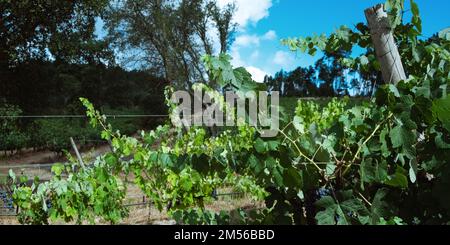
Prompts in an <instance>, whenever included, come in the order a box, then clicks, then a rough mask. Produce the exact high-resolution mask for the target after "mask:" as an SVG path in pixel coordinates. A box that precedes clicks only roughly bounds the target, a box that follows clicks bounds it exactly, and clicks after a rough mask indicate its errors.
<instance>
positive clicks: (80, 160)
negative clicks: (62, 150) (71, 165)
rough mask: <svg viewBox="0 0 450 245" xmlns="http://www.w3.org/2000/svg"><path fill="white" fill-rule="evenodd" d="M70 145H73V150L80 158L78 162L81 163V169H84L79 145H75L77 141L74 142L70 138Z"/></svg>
mask: <svg viewBox="0 0 450 245" xmlns="http://www.w3.org/2000/svg"><path fill="white" fill-rule="evenodd" d="M70 143H71V144H72V148H73V150H74V151H75V154H76V155H77V158H78V161H79V162H80V165H81V167H82V168H84V162H83V158H82V157H81V154H80V152H79V151H78V148H77V145H76V144H75V141H74V140H73V138H72V137H70Z"/></svg>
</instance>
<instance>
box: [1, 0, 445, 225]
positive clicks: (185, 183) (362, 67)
mask: <svg viewBox="0 0 450 245" xmlns="http://www.w3.org/2000/svg"><path fill="white" fill-rule="evenodd" d="M404 4H405V3H404V1H403V0H388V1H387V2H386V3H385V4H384V8H385V10H386V12H387V17H386V18H387V19H386V20H385V21H386V22H388V23H389V26H390V27H391V29H390V30H389V31H390V32H391V33H392V35H391V36H392V38H393V39H392V40H395V46H396V49H398V56H399V57H400V58H401V61H398V60H397V61H394V63H393V65H392V66H395V65H396V64H398V62H400V64H402V65H403V68H404V73H405V76H406V77H401V76H400V77H399V78H396V77H395V74H394V73H392V74H391V73H389V76H386V73H385V67H384V64H383V55H380V54H379V50H378V48H379V47H378V46H377V45H376V44H374V43H376V42H375V41H374V32H373V30H372V27H371V25H368V24H365V23H358V24H357V23H355V28H354V29H350V28H348V27H345V26H342V27H340V28H339V29H338V30H337V31H336V32H334V33H332V34H330V35H313V36H308V37H299V38H290V39H283V40H282V44H283V45H285V46H286V47H287V48H289V49H290V50H291V51H292V52H300V53H306V54H309V55H315V54H316V53H317V52H326V53H330V54H339V53H345V52H351V51H352V50H353V49H354V48H356V47H357V48H359V49H362V50H364V52H363V53H362V54H360V55H359V56H357V57H352V56H345V57H341V58H338V59H337V62H339V65H340V66H342V67H345V68H347V69H352V70H355V71H359V72H360V73H361V74H366V75H367V76H369V75H373V74H375V75H376V76H380V77H381V76H382V77H383V80H384V84H381V85H379V86H378V87H377V89H376V91H374V94H373V96H372V97H370V98H367V99H366V98H363V99H354V98H349V97H339V98H332V99H321V100H314V99H310V100H305V99H298V98H289V99H284V100H282V103H281V109H280V112H281V113H280V117H279V120H280V127H279V129H277V134H276V136H274V137H270V138H268V137H264V136H263V134H262V131H263V130H264V128H262V127H260V126H255V125H254V124H252V123H251V122H250V119H249V117H250V116H249V115H245V116H244V117H243V118H240V119H242V121H243V123H242V125H239V126H233V127H228V126H206V125H205V126H189V127H184V126H181V127H176V126H175V125H174V124H173V123H172V121H171V120H170V119H171V118H169V117H166V118H163V123H162V124H161V125H158V126H157V127H155V129H154V130H140V131H138V129H141V128H138V127H140V126H141V125H138V124H139V122H136V121H130V120H128V121H126V122H123V123H112V120H111V118H110V117H108V116H106V114H119V113H117V111H112V113H111V111H105V110H99V109H98V108H97V107H96V106H95V103H91V101H90V100H89V99H87V98H85V97H82V98H80V99H79V102H78V103H80V105H83V110H84V111H85V113H86V117H87V118H88V120H89V127H87V125H83V124H82V123H78V125H77V126H70V123H69V122H67V121H64V120H61V121H59V122H58V121H51V122H52V123H48V122H46V121H45V120H42V121H41V122H36V124H32V125H30V127H34V126H36V127H38V129H37V130H33V128H30V129H29V130H30V131H32V132H34V133H35V134H36V136H35V137H36V140H31V141H30V140H29V139H28V140H27V139H26V136H25V135H26V134H24V133H20V132H19V131H20V130H18V129H17V128H14V127H16V125H17V122H15V121H13V120H10V121H8V122H6V121H5V123H3V124H2V125H0V127H2V132H11V133H10V134H8V137H3V135H2V136H1V137H2V138H1V141H0V144H9V145H13V147H12V148H13V149H21V148H22V145H24V144H25V142H35V143H37V145H33V146H29V147H39V146H41V147H46V148H48V149H50V150H51V151H55V152H58V153H59V154H62V153H63V152H66V155H67V160H68V161H67V163H65V164H53V165H51V166H49V167H48V169H47V170H46V171H45V173H46V174H45V175H46V176H45V178H42V176H36V177H34V176H31V174H28V176H27V174H25V175H24V174H21V172H20V170H18V169H14V170H9V172H8V174H7V175H5V176H3V177H0V187H2V188H0V200H1V201H0V204H1V205H4V208H6V209H8V210H10V212H11V213H12V214H13V215H16V216H14V217H15V218H17V221H18V222H19V223H21V224H59V223H71V224H123V223H130V222H129V220H130V215H131V216H133V215H136V212H138V214H137V215H138V216H146V215H147V214H146V213H147V212H152V213H158V214H163V216H164V218H163V219H164V220H166V221H170V222H173V223H174V224H201V225H214V224H220V225H226V224H246V225H250V224H283V225H284V224H287V225H292V224H295V225H418V224H439V225H450V199H449V197H450V195H449V194H450V158H449V157H448V153H449V151H450V95H449V91H450V29H446V30H442V31H440V32H439V33H438V34H436V35H435V36H433V37H432V38H429V39H424V38H421V34H422V20H421V15H420V12H419V7H418V5H417V4H416V3H415V2H414V1H413V0H411V1H410V5H411V15H412V18H411V20H404V19H403V6H404ZM382 7H383V6H382ZM369 24H371V23H369ZM231 61H232V58H231V56H230V55H228V54H226V53H225V52H222V53H221V54H219V55H208V54H206V55H203V57H202V59H201V62H202V64H203V65H204V67H205V71H206V73H207V75H208V78H209V80H210V81H208V82H197V83H193V84H189V88H188V89H189V91H190V92H192V93H194V92H200V93H202V94H206V95H208V96H209V97H210V98H212V100H213V101H214V102H217V103H218V104H219V105H220V108H219V109H220V111H222V112H224V113H225V115H226V117H227V118H232V119H239V115H238V113H237V111H236V109H235V108H233V107H230V106H229V105H228V104H227V103H225V93H224V92H225V91H233V92H236V93H239V92H244V93H246V92H252V91H253V92H259V91H268V92H267V93H268V94H269V95H270V94H271V92H272V91H269V89H268V87H267V84H264V83H257V82H255V81H254V80H253V79H252V76H251V74H250V73H249V72H248V71H247V70H246V69H245V68H242V67H233V66H232V62H231ZM399 74H401V73H399ZM172 85H173V84H172ZM177 89H178V88H176V87H175V85H173V86H166V88H165V90H164V97H165V105H166V109H167V112H168V114H169V115H173V114H174V113H176V114H179V112H180V111H179V108H178V106H179V105H178V104H177V103H176V102H175V101H174V100H173V95H174V93H175V92H176V90H177ZM258 99H259V98H258V97H256V98H250V101H251V100H258ZM205 106H207V105H205ZM0 112H1V113H2V115H3V114H5V115H7V116H11V115H20V114H21V111H20V109H18V108H14V106H8V107H5V108H4V109H3V108H0ZM138 113H139V111H135V112H134V114H138ZM57 123H60V125H52V124H57ZM72 123H74V121H73V122H72ZM7 127H10V128H7ZM3 129H4V130H3ZM70 130H74V132H75V133H74V135H78V136H80V135H81V137H83V138H84V139H86V142H87V141H89V140H98V141H101V142H103V144H106V145H107V146H108V147H109V148H110V150H109V151H108V152H106V153H104V154H101V155H99V156H96V157H95V158H93V159H87V158H84V156H77V155H76V154H72V155H71V154H70V152H69V151H70V150H71V147H72V145H71V144H70V142H69V141H67V139H68V138H70V137H73V136H72V134H71V132H72V131H70ZM12 132H18V133H17V134H13V133H12ZM135 132H139V133H138V135H131V134H134V133H135ZM53 134H55V135H57V136H60V137H61V141H62V142H64V143H59V142H56V141H55V142H54V144H55V145H56V146H57V147H53V146H52V145H47V146H43V145H42V144H41V143H39V142H45V136H46V135H48V136H49V137H52V138H54V137H53V136H51V135H53ZM38 140H41V141H38ZM14 144H18V145H19V144H22V145H20V147H14ZM52 147H53V148H52ZM10 148H11V147H10ZM75 148H76V146H75ZM63 150H67V151H63ZM5 154H6V153H5ZM22 173H23V171H22ZM130 193H134V194H135V196H136V193H137V196H138V198H134V199H133V198H130ZM221 195H225V196H226V195H230V196H231V197H230V198H227V199H226V200H227V204H224V203H223V200H224V199H223V198H224V197H223V196H221ZM130 200H131V201H130ZM136 202H138V205H143V207H144V209H143V210H142V209H138V211H136V210H137V209H136V208H135V207H134V206H133V205H134V204H136ZM149 210H150V211H149ZM131 218H132V217H131ZM127 220H128V221H127ZM145 222H146V223H151V222H148V220H146V221H145Z"/></svg>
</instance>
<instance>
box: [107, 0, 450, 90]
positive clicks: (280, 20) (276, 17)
mask: <svg viewBox="0 0 450 245" xmlns="http://www.w3.org/2000/svg"><path fill="white" fill-rule="evenodd" d="M229 2H235V3H236V5H237V7H238V10H237V13H236V15H235V21H236V22H237V23H238V24H239V28H238V32H237V33H236V40H235V42H234V44H233V46H232V47H231V50H230V53H231V55H232V56H233V58H234V59H233V64H234V65H235V66H244V67H246V68H247V70H249V71H250V73H252V75H253V78H254V79H255V80H256V81H258V82H262V81H261V80H262V79H263V77H264V75H266V74H269V75H273V74H275V73H276V72H277V71H279V70H281V69H284V70H287V71H290V70H292V69H295V68H296V67H298V66H309V65H312V64H313V63H314V62H315V60H317V59H318V57H319V56H320V54H319V55H316V57H310V56H308V55H303V54H295V53H292V52H290V51H289V50H288V49H287V48H286V47H284V46H282V45H281V44H280V39H282V38H288V37H298V36H307V35H311V34H314V33H316V34H321V33H326V34H329V33H331V32H333V31H334V30H335V29H337V28H338V27H339V26H340V25H347V26H348V27H352V26H353V25H354V24H357V23H358V22H365V16H364V9H366V8H368V7H371V6H373V5H375V4H377V3H382V2H384V0H218V3H219V5H222V6H223V5H225V4H226V3H229ZM405 2H406V4H407V6H406V9H409V0H405ZM416 2H417V3H418V5H419V8H420V11H421V17H422V21H423V32H424V33H423V35H424V36H431V35H432V34H433V33H436V32H438V31H440V30H442V29H444V28H446V27H450V14H449V13H450V0H416ZM406 18H407V19H409V18H410V16H408V15H406ZM98 28H99V29H101V23H100V22H99V23H98ZM103 33H104V31H100V30H99V31H98V34H99V35H100V36H102V34H103Z"/></svg>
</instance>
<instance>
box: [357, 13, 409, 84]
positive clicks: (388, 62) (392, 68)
mask: <svg viewBox="0 0 450 245" xmlns="http://www.w3.org/2000/svg"><path fill="white" fill-rule="evenodd" d="M365 14H366V19H367V22H368V25H369V29H370V33H371V37H372V42H373V45H374V47H375V52H376V54H377V59H378V62H380V65H381V73H382V74H383V80H384V82H385V83H387V84H388V83H393V84H397V83H398V82H399V81H401V80H406V74H405V70H404V68H403V65H402V60H401V57H400V54H399V52H398V48H397V45H396V44H395V40H394V34H393V30H392V28H391V26H390V23H389V18H388V14H387V13H386V11H385V10H384V5H383V4H378V5H376V6H374V7H371V8H368V9H366V10H365Z"/></svg>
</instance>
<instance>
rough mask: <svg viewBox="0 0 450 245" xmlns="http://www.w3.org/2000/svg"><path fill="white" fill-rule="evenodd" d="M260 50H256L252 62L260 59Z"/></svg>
mask: <svg viewBox="0 0 450 245" xmlns="http://www.w3.org/2000/svg"><path fill="white" fill-rule="evenodd" d="M259 55H260V54H259V50H255V51H253V52H252V54H251V55H250V59H251V60H257V59H258V58H259Z"/></svg>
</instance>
